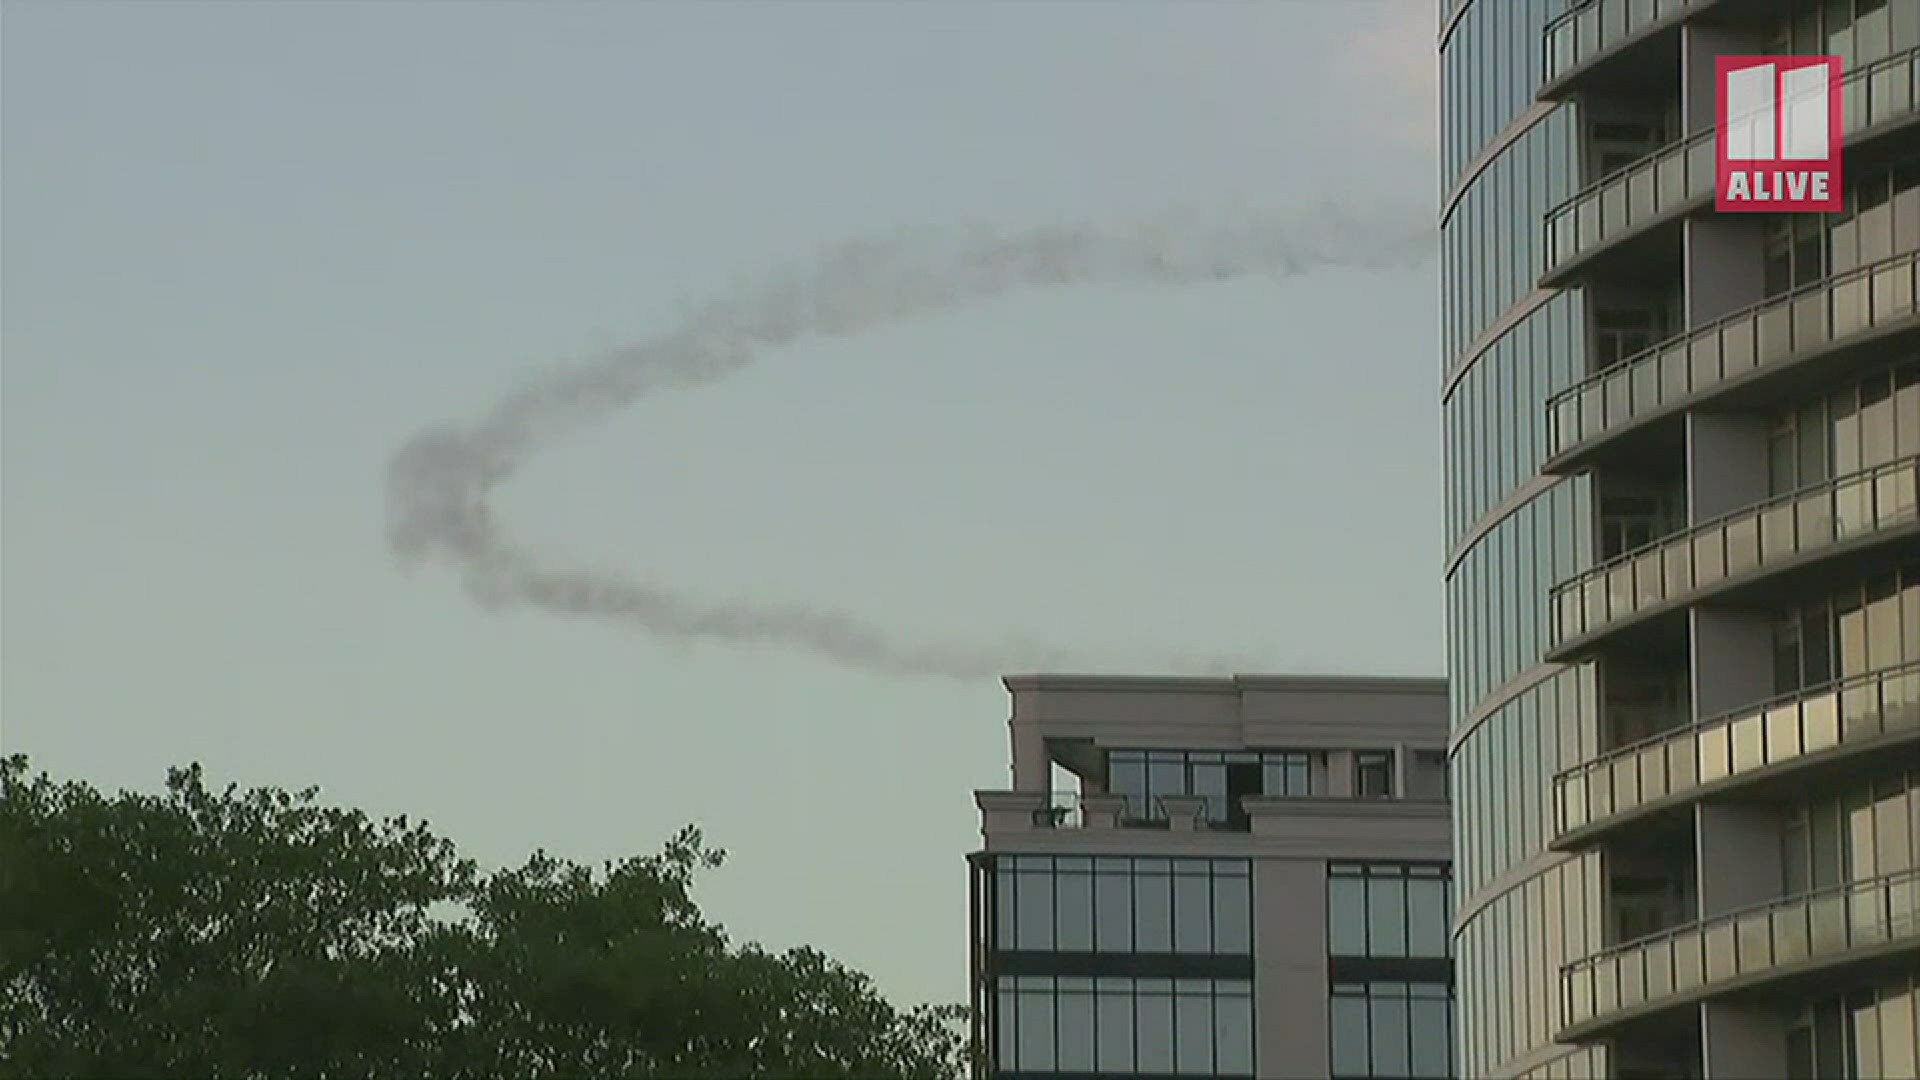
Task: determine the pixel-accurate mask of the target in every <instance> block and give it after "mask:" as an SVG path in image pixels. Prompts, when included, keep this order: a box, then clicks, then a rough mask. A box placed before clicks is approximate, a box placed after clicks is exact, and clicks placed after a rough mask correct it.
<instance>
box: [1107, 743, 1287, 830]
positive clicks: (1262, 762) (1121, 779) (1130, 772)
mask: <svg viewBox="0 0 1920 1080" xmlns="http://www.w3.org/2000/svg"><path fill="white" fill-rule="evenodd" d="M1320 756H1321V755H1318V754H1312V753H1308V752H1306V751H1270V750H1269V751H1256V750H1247V751H1236V752H1220V751H1192V750H1113V751H1110V752H1109V753H1108V754H1107V789H1108V790H1109V791H1111V792H1113V793H1114V794H1116V795H1123V796H1125V797H1126V801H1127V809H1126V816H1127V820H1128V823H1129V824H1136V825H1138V824H1164V823H1165V821H1166V817H1167V814H1166V808H1165V807H1164V806H1163V805H1162V804H1161V801H1160V800H1161V799H1163V798H1165V797H1167V796H1169V795H1175V796H1179V795H1192V796H1198V797H1199V798H1201V799H1204V800H1205V801H1206V814H1205V816H1206V820H1207V823H1208V824H1210V825H1212V826H1214V827H1216V828H1225V829H1238V830H1244V829H1246V828H1247V827H1248V821H1247V812H1246V808H1245V807H1244V806H1242V805H1241V800H1242V799H1245V798H1247V797H1249V796H1256V795H1267V796H1287V797H1300V796H1305V795H1310V794H1312V775H1313V765H1314V760H1315V759H1316V758H1318V757H1320Z"/></svg>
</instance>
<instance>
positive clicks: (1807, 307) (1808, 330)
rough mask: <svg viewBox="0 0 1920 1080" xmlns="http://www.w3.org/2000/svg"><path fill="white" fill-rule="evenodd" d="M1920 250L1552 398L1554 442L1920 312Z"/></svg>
mask: <svg viewBox="0 0 1920 1080" xmlns="http://www.w3.org/2000/svg"><path fill="white" fill-rule="evenodd" d="M1917 276H1920V252H1912V251H1909V252H1903V253H1901V254H1899V255H1896V256H1894V257H1892V258H1890V259H1883V260H1881V261H1879V262H1875V263H1870V264H1868V265H1866V266H1862V267H1858V268H1856V269H1853V270H1849V271H1847V272H1845V273H1841V274H1835V275H1833V276H1831V277H1827V278H1823V279H1821V280H1819V281H1816V282H1814V283H1812V284H1810V285H1804V286H1801V287H1800V288H1798V289H1795V290H1793V291H1792V292H1788V293H1785V294H1783V295H1780V296H1776V297H1773V298H1771V299H1768V300H1764V301H1761V302H1760V303H1758V304H1754V305H1753V306H1751V307H1747V308H1743V309H1741V310H1740V311H1736V312H1734V313H1733V314H1731V315H1728V316H1726V317H1724V318H1721V319H1719V320H1716V321H1714V322H1711V323H1708V324H1707V325H1705V326H1702V327H1700V328H1698V329H1695V330H1689V331H1687V332H1686V333H1683V334H1679V335H1677V336H1675V337H1672V338H1669V339H1668V340H1666V341H1663V342H1661V343H1660V344H1658V345H1655V346H1653V347H1652V348H1649V349H1646V350H1643V351H1642V352H1640V353H1637V354H1635V355H1634V356H1631V357H1628V358H1627V359H1625V360H1622V361H1621V362H1620V363H1618V364H1615V365H1614V366H1612V367H1610V368H1608V369H1607V370H1605V371H1602V372H1599V373H1598V374H1595V375H1592V376H1589V377H1588V378H1586V379H1584V380H1582V381H1581V382H1578V383H1575V384H1574V385H1573V386H1570V387H1568V388H1567V389H1565V390H1562V391H1561V392H1559V393H1558V394H1555V395H1554V396H1553V397H1551V398H1548V399H1547V449H1548V456H1549V457H1559V456H1561V455H1563V454H1565V453H1567V452H1569V451H1571V450H1573V449H1575V448H1578V447H1580V446H1582V445H1583V444H1586V443H1590V442H1593V441H1595V440H1597V439H1599V438H1600V437H1602V436H1603V435H1606V434H1608V433H1609V432H1610V431H1611V430H1612V429H1615V428H1622V427H1625V426H1627V425H1628V424H1630V423H1633V422H1636V421H1639V420H1642V419H1644V418H1646V417H1648V416H1650V415H1652V414H1654V413H1656V412H1658V411H1661V410H1663V409H1667V408H1670V407H1674V406H1677V405H1679V404H1680V403H1682V402H1685V401H1687V400H1689V399H1691V398H1694V397H1697V396H1700V395H1702V394H1704V393H1706V392H1707V391H1709V390H1711V389H1713V388H1715V387H1717V386H1720V385H1722V384H1724V383H1726V382H1728V381H1729V380H1732V379H1735V378H1739V377H1741V376H1744V375H1747V374H1750V373H1751V372H1754V371H1756V370H1759V369H1762V368H1767V367H1773V366H1776V365H1780V366H1784V365H1786V364H1788V363H1790V362H1793V361H1795V360H1798V359H1803V358H1805V357H1806V356H1807V355H1808V354H1810V353H1813V352H1816V351H1823V350H1825V349H1826V348H1828V347H1830V346H1832V345H1834V344H1835V343H1837V342H1840V341H1843V340H1845V339H1846V338H1849V337H1853V336H1855V335H1858V334H1864V333H1867V332H1869V331H1877V330H1884V329H1887V328H1889V327H1891V326H1893V325H1895V324H1897V323H1900V322H1903V321H1907V320H1911V319H1913V318H1914V315H1915V308H1914V291H1915V286H1916V277H1917Z"/></svg>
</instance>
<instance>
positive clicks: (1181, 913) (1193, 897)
mask: <svg viewBox="0 0 1920 1080" xmlns="http://www.w3.org/2000/svg"><path fill="white" fill-rule="evenodd" d="M1200 865H1201V872H1200V873H1197V874H1196V873H1193V872H1192V871H1191V870H1188V872H1186V873H1180V874H1175V875H1174V878H1173V951H1175V952H1183V953H1204V952H1212V951H1213V932H1212V922H1213V901H1212V896H1211V890H1210V889H1209V887H1208V885H1209V882H1208V879H1207V875H1206V871H1205V866H1206V864H1205V863H1202V864H1200Z"/></svg>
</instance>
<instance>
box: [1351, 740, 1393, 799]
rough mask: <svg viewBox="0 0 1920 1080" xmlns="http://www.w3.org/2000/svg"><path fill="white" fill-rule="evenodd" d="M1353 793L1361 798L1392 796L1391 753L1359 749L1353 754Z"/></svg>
mask: <svg viewBox="0 0 1920 1080" xmlns="http://www.w3.org/2000/svg"><path fill="white" fill-rule="evenodd" d="M1353 793H1354V795H1355V796H1357V797H1359V798H1362V799H1386V798H1391V797H1392V796H1393V755H1391V754H1387V753H1381V752H1376V751H1370V750H1369V751H1361V752H1359V753H1356V754H1355V755H1354V756H1353Z"/></svg>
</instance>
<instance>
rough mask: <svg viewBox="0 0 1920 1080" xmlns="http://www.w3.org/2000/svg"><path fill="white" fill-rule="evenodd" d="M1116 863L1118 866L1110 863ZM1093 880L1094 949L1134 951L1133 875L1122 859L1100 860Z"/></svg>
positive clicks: (1128, 864) (1129, 865)
mask: <svg viewBox="0 0 1920 1080" xmlns="http://www.w3.org/2000/svg"><path fill="white" fill-rule="evenodd" d="M1115 863H1118V864H1119V865H1118V867H1115V866H1114V865H1113V864H1115ZM1098 865H1099V870H1098V872H1097V873H1096V875H1095V877H1094V897H1093V902H1094V909H1093V910H1094V918H1095V926H1094V936H1095V940H1094V948H1095V949H1097V950H1099V951H1100V952H1131V951H1132V950H1133V876H1132V872H1131V864H1130V863H1129V862H1128V861H1127V860H1124V859H1101V860H1100V862H1099V864H1098Z"/></svg>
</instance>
